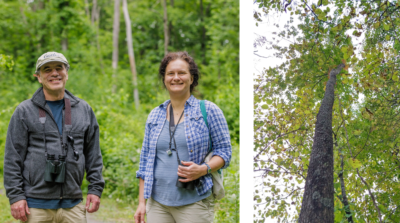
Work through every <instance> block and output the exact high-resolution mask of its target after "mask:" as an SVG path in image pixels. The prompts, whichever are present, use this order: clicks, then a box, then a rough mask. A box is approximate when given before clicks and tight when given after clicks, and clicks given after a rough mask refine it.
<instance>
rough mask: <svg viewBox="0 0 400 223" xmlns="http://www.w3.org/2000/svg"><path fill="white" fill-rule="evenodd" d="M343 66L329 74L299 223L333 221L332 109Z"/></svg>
mask: <svg viewBox="0 0 400 223" xmlns="http://www.w3.org/2000/svg"><path fill="white" fill-rule="evenodd" d="M344 66H345V65H344V64H340V65H338V66H337V67H336V68H335V69H333V70H332V71H331V72H330V78H329V80H328V82H327V84H326V90H325V95H324V98H323V99H322V102H321V106H320V108H319V112H318V115H317V122H316V124H315V135H314V143H313V146H312V151H311V156H310V163H309V166H308V172H307V178H306V186H305V190H304V195H303V202H302V204H301V211H300V216H299V221H298V222H299V223H321V222H323V223H333V222H334V213H333V209H334V202H333V197H334V187H333V138H332V107H333V102H334V100H335V99H334V92H335V84H336V75H337V74H339V73H340V71H341V70H342V68H343V67H344Z"/></svg>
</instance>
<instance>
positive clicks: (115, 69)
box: [112, 0, 121, 93]
mask: <svg viewBox="0 0 400 223" xmlns="http://www.w3.org/2000/svg"><path fill="white" fill-rule="evenodd" d="M120 6H121V3H120V0H115V1H114V23H113V53H112V68H113V74H112V81H113V86H112V93H116V92H117V85H116V83H117V80H116V79H117V72H118V37H119V18H120V12H119V9H120Z"/></svg>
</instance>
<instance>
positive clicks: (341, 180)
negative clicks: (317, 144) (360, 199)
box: [338, 97, 353, 223]
mask: <svg viewBox="0 0 400 223" xmlns="http://www.w3.org/2000/svg"><path fill="white" fill-rule="evenodd" d="M338 102H339V109H340V116H341V117H342V121H343V126H344V129H345V130H346V139H348V135H347V128H346V122H345V121H344V117H343V110H342V104H341V103H340V98H339V97H338ZM347 143H348V141H347ZM339 155H340V159H341V161H340V167H341V169H342V170H341V171H340V174H339V180H340V188H341V191H342V203H343V205H344V209H345V212H346V216H348V217H346V218H347V221H348V222H349V223H353V216H352V214H351V211H350V205H349V201H348V200H347V195H346V187H345V186H344V179H343V174H344V170H343V153H342V148H341V147H339Z"/></svg>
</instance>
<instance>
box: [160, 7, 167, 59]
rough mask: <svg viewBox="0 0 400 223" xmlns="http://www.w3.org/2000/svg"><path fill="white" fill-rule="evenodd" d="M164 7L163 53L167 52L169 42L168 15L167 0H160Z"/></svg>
mask: <svg viewBox="0 0 400 223" xmlns="http://www.w3.org/2000/svg"><path fill="white" fill-rule="evenodd" d="M161 1H162V5H163V9H164V55H167V53H168V43H169V30H168V16H167V0H161Z"/></svg>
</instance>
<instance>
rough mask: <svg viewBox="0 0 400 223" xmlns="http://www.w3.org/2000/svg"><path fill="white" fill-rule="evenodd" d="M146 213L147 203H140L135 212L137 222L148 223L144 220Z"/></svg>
mask: <svg viewBox="0 0 400 223" xmlns="http://www.w3.org/2000/svg"><path fill="white" fill-rule="evenodd" d="M145 215H146V204H145V203H139V206H138V207H137V209H136V212H135V215H134V217H135V223H146V222H145V221H144V216H145Z"/></svg>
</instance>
